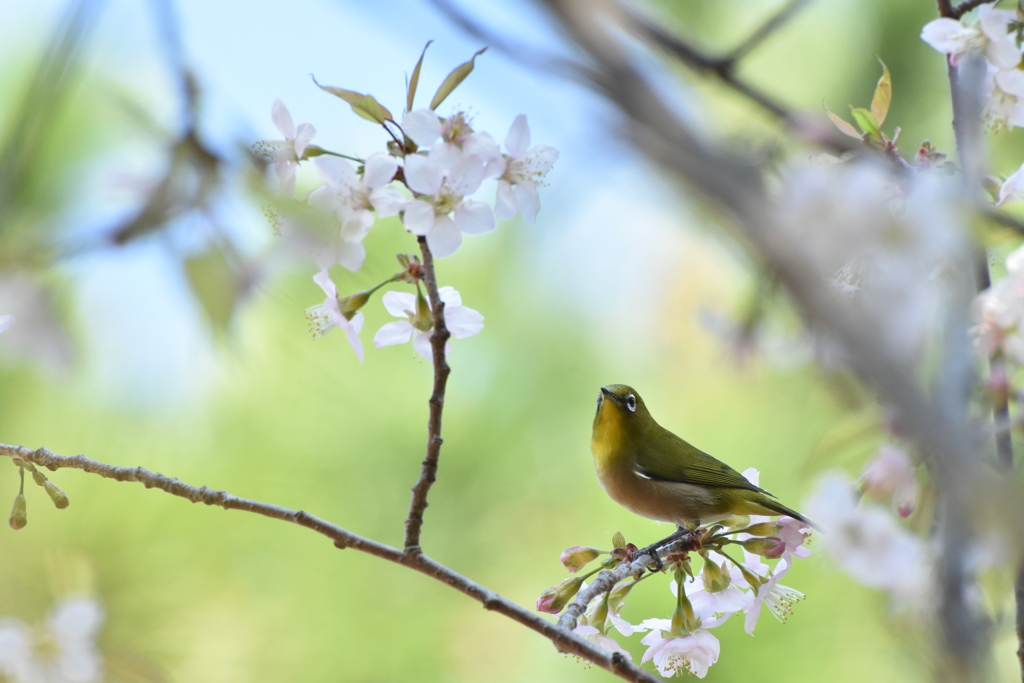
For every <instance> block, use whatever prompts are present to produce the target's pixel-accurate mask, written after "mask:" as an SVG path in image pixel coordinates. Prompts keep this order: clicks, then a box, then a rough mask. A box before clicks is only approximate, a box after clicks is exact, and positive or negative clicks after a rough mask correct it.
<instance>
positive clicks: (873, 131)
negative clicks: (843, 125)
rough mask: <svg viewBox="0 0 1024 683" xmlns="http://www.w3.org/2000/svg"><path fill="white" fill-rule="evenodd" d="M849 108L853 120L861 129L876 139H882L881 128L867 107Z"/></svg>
mask: <svg viewBox="0 0 1024 683" xmlns="http://www.w3.org/2000/svg"><path fill="white" fill-rule="evenodd" d="M850 110H851V113H852V114H853V120H854V121H856V122H857V125H858V126H860V129H861V130H862V131H864V132H865V133H867V134H868V135H870V136H871V137H873V138H874V139H876V140H881V139H882V129H881V128H879V127H878V122H877V121H875V117H874V116H872V114H871V112H869V111H868V110H867V109H861V108H857V109H854V108H853V107H850Z"/></svg>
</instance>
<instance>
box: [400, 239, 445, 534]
mask: <svg viewBox="0 0 1024 683" xmlns="http://www.w3.org/2000/svg"><path fill="white" fill-rule="evenodd" d="M419 243H420V251H422V252H423V284H424V285H426V287H427V296H428V297H429V298H430V310H431V313H433V315H434V333H433V334H432V335H431V336H430V346H431V348H432V349H433V355H434V393H433V394H431V396H430V418H429V420H428V421H427V457H426V458H425V459H424V460H423V469H422V470H421V471H420V478H419V479H418V480H417V481H416V485H415V486H413V488H412V502H411V503H410V505H409V517H408V519H406V520H405V551H406V552H407V553H419V552H422V551H421V550H420V531H421V530H422V529H423V512H424V510H426V509H427V494H428V493H429V492H430V487H431V486H432V485H433V484H434V481H435V480H436V479H437V462H438V459H439V458H440V457H441V444H442V443H444V441H443V439H441V413H442V412H443V411H444V392H445V388H446V387H447V386H448V375H449V374H450V373H451V368H450V367H448V360H447V358H446V354H445V347H446V346H447V345H448V339H449V338H450V337H451V333H450V332H449V331H448V327H447V326H446V325H445V322H444V302H443V301H441V295H440V293H438V288H437V273H436V272H435V271H434V255H433V254H431V253H430V247H429V246H427V238H426V237H420V238H419Z"/></svg>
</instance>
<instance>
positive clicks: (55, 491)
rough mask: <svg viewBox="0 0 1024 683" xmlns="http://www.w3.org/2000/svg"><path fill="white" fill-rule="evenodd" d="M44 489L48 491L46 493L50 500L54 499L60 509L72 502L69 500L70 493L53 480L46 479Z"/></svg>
mask: <svg viewBox="0 0 1024 683" xmlns="http://www.w3.org/2000/svg"><path fill="white" fill-rule="evenodd" d="M43 490H44V491H46V495H48V496H50V500H52V501H53V504H54V505H56V506H57V509H58V510H63V509H64V508H66V507H67V506H68V505H70V504H71V501H70V500H68V494H66V493H64V492H63V491H61V489H60V487H59V486H57V485H56V484H54V483H53V482H52V481H50V480H46V481H44V482H43Z"/></svg>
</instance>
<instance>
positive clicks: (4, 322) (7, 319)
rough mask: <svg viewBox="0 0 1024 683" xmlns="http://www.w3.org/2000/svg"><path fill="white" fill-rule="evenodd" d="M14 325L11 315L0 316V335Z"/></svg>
mask: <svg viewBox="0 0 1024 683" xmlns="http://www.w3.org/2000/svg"><path fill="white" fill-rule="evenodd" d="M13 324H14V316H13V315H0V334H2V333H3V332H4V331H6V330H8V329H10V327H11V325H13Z"/></svg>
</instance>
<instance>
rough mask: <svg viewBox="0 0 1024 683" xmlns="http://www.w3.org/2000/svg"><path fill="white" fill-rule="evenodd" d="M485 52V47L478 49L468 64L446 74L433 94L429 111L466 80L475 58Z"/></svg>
mask: <svg viewBox="0 0 1024 683" xmlns="http://www.w3.org/2000/svg"><path fill="white" fill-rule="evenodd" d="M486 50H487V48H486V47H485V48H482V49H480V50H479V51H478V52H477V53H476V54H474V55H473V56H472V57H471V58H470V60H469V61H468V62H465V63H464V64H459V65H458V66H457V67H455V68H454V69H452V72H451V73H450V74H448V75H447V76H446V77H445V79H444V82H442V83H441V87H440V88H438V89H437V92H436V93H434V99H432V100H430V108H431V109H437V108H438V107H439V106H440V105H441V103H442V102H444V98H446V97H448V96H449V95H451V94H452V91H453V90H455V88H457V87H458V86H459V83H462V81H464V80H466V76H468V75H469V74H470V73H472V72H473V62H475V61H476V58H477V57H479V56H480V55H482V54H483V53H484V52H485V51H486Z"/></svg>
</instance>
